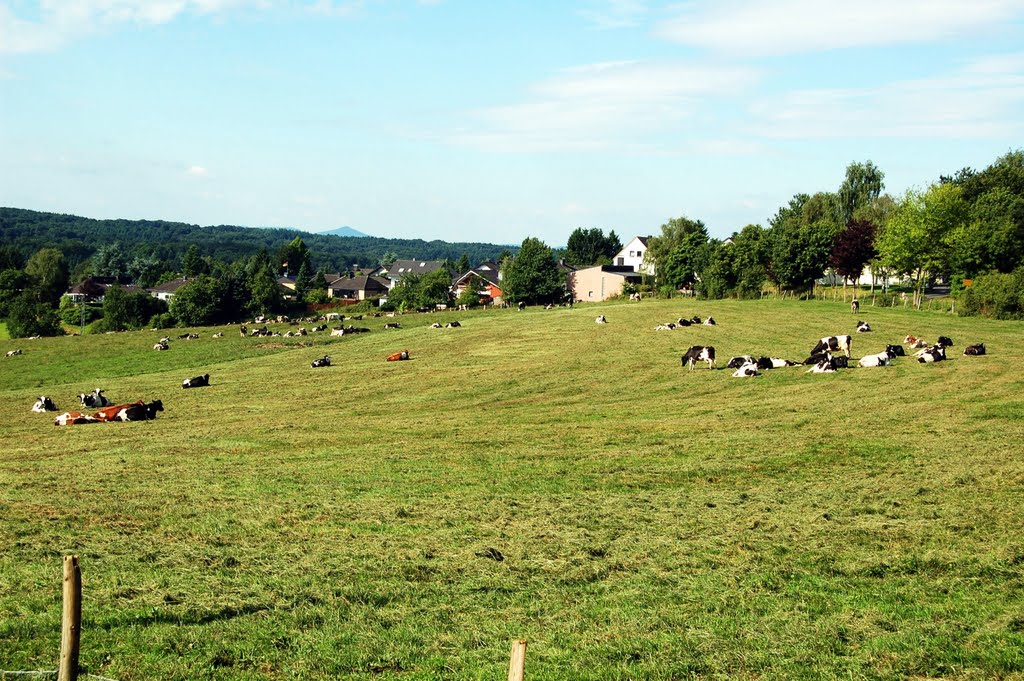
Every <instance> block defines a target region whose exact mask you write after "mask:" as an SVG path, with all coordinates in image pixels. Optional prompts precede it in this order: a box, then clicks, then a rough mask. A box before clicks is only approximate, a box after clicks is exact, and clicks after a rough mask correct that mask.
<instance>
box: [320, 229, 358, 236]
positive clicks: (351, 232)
mask: <svg viewBox="0 0 1024 681" xmlns="http://www.w3.org/2000/svg"><path fill="white" fill-rule="evenodd" d="M318 234H332V235H334V236H370V235H369V234H364V233H363V232H360V231H359V230H358V229H352V228H351V227H338V228H337V229H330V230H327V231H326V232H318Z"/></svg>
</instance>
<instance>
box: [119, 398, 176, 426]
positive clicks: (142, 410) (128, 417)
mask: <svg viewBox="0 0 1024 681" xmlns="http://www.w3.org/2000/svg"><path fill="white" fill-rule="evenodd" d="M163 410H164V403H163V402H162V401H160V400H153V401H152V402H150V403H149V404H143V403H142V400H139V401H138V402H136V403H135V404H129V405H128V406H126V407H125V408H124V409H122V410H121V411H119V412H118V413H117V416H115V417H114V420H116V421H152V420H153V419H155V418H156V413H157V412H158V411H163Z"/></svg>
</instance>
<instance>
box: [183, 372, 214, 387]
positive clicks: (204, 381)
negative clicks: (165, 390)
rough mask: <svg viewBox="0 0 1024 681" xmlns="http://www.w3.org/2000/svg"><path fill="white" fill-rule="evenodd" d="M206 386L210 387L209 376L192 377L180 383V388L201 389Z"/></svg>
mask: <svg viewBox="0 0 1024 681" xmlns="http://www.w3.org/2000/svg"><path fill="white" fill-rule="evenodd" d="M208 385H210V374H203V375H202V376H193V377H192V378H186V379H185V380H184V381H182V382H181V387H182V388H203V387H206V386H208Z"/></svg>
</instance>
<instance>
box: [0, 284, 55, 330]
mask: <svg viewBox="0 0 1024 681" xmlns="http://www.w3.org/2000/svg"><path fill="white" fill-rule="evenodd" d="M7 332H8V333H9V334H10V335H11V338H28V337H29V336H63V335H64V329H63V327H61V324H60V317H59V316H58V315H57V310H56V309H55V308H54V307H53V306H52V305H50V304H49V303H44V302H40V301H39V298H38V297H37V295H36V293H35V292H33V291H26V292H24V293H22V294H21V295H20V296H18V297H17V298H15V299H14V300H13V301H12V302H11V304H10V306H9V308H8V311H7Z"/></svg>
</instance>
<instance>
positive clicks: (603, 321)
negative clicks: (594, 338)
mask: <svg viewBox="0 0 1024 681" xmlns="http://www.w3.org/2000/svg"><path fill="white" fill-rule="evenodd" d="M594 321H595V322H597V323H598V324H607V323H608V320H607V319H605V316H604V315H603V314H599V315H597V319H595V320H594Z"/></svg>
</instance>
